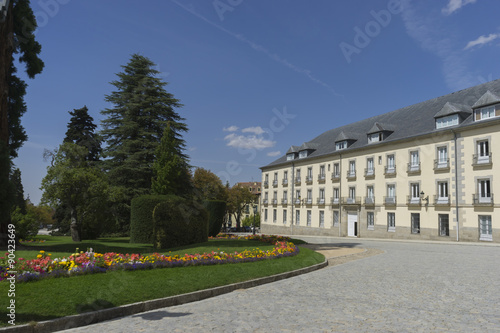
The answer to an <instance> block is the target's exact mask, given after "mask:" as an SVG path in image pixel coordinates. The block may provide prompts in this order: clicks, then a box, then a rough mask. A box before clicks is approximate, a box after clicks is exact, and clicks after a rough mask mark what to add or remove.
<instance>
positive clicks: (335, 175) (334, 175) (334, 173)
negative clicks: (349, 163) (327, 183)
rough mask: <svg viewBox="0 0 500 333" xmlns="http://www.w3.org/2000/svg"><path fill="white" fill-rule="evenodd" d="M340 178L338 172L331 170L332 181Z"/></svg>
mask: <svg viewBox="0 0 500 333" xmlns="http://www.w3.org/2000/svg"><path fill="white" fill-rule="evenodd" d="M339 180H340V173H338V172H337V173H336V172H332V181H334V182H338V181H339Z"/></svg>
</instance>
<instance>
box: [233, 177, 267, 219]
mask: <svg viewBox="0 0 500 333" xmlns="http://www.w3.org/2000/svg"><path fill="white" fill-rule="evenodd" d="M235 186H239V187H246V188H248V190H249V191H250V192H252V194H254V195H255V205H257V212H260V194H261V188H262V187H261V182H241V183H236V185H235ZM253 215H254V207H253V205H252V204H250V205H246V206H245V208H244V209H243V215H242V219H243V218H246V217H250V216H253Z"/></svg>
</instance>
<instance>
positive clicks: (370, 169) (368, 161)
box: [366, 157, 375, 176]
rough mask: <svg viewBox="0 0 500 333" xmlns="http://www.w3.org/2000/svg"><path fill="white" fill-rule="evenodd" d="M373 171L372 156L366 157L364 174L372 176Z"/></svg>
mask: <svg viewBox="0 0 500 333" xmlns="http://www.w3.org/2000/svg"><path fill="white" fill-rule="evenodd" d="M374 173H375V162H374V161H373V157H368V158H367V159H366V175H367V176H372V175H373V174H374Z"/></svg>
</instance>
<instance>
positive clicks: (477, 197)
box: [472, 193, 493, 206]
mask: <svg viewBox="0 0 500 333" xmlns="http://www.w3.org/2000/svg"><path fill="white" fill-rule="evenodd" d="M472 203H473V204H474V205H475V206H493V193H484V194H473V195H472Z"/></svg>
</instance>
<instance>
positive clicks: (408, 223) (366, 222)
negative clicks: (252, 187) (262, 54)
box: [261, 80, 500, 242]
mask: <svg viewBox="0 0 500 333" xmlns="http://www.w3.org/2000/svg"><path fill="white" fill-rule="evenodd" d="M353 111H354V110H353ZM343 112H344V113H345V111H343ZM337 114H339V115H341V114H342V112H339V113H337ZM323 121H331V122H332V123H334V122H335V116H332V118H331V119H326V118H325V119H323ZM498 147H500V80H496V81H492V82H488V83H485V84H481V85H478V86H475V87H471V88H468V89H464V90H461V91H457V92H455V93H452V94H449V95H445V96H441V97H438V98H434V99H431V100H428V101H425V102H422V103H418V104H415V105H411V106H408V107H404V108H401V109H399V110H396V111H393V112H389V113H384V114H381V115H378V116H374V117H372V118H369V119H365V120H361V121H358V122H355V123H352V124H348V125H345V126H342V127H338V128H334V129H331V130H329V131H327V132H324V133H322V134H320V135H319V136H317V137H316V138H315V139H313V140H311V141H309V142H306V143H304V144H302V145H300V146H291V148H290V149H289V150H288V152H287V153H286V155H284V156H282V157H281V158H279V159H277V160H276V161H274V162H272V163H270V164H269V165H266V166H264V167H262V168H261V170H262V182H263V189H262V193H263V194H262V199H261V203H262V206H261V228H262V232H264V233H271V234H275V233H278V234H280V233H281V234H303V235H332V236H342V237H344V236H347V237H373V238H397V239H430V240H450V241H493V242H500V205H499V203H500V199H499V198H500V194H499V195H498V196H499V198H495V197H494V194H495V193H500V151H499V150H497V148H498Z"/></svg>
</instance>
